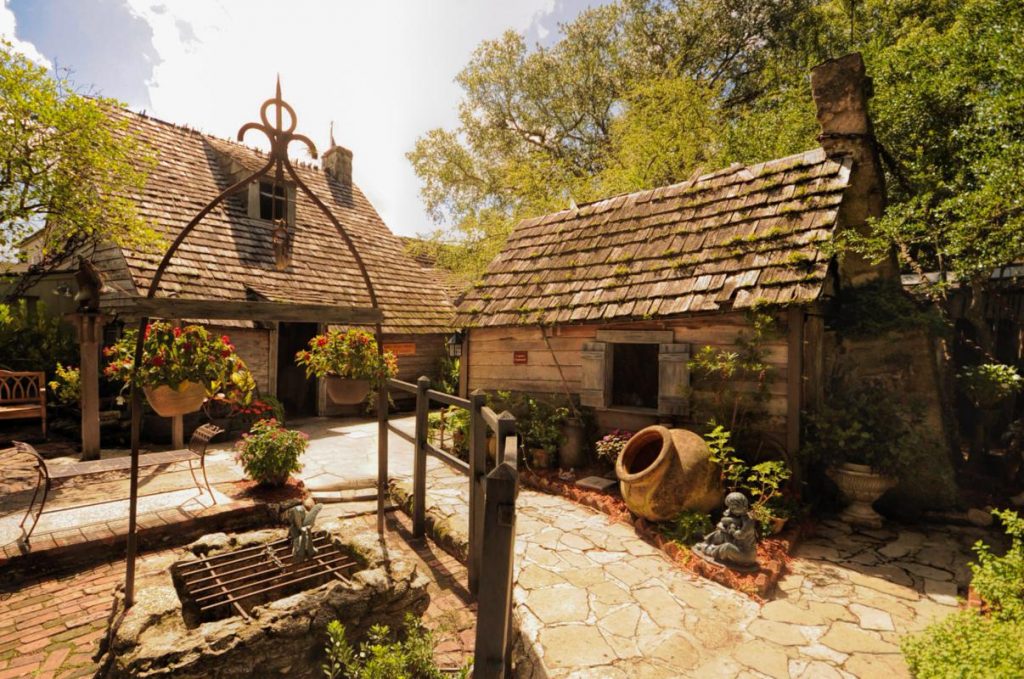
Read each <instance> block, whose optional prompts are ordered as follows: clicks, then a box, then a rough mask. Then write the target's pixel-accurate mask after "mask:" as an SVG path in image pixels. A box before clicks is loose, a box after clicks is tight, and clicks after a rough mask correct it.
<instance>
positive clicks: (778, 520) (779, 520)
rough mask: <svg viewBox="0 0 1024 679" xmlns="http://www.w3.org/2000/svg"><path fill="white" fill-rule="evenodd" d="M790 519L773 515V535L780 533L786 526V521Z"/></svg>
mask: <svg viewBox="0 0 1024 679" xmlns="http://www.w3.org/2000/svg"><path fill="white" fill-rule="evenodd" d="M787 521H789V518H788V517H781V516H773V517H772V535H778V534H779V533H781V532H782V531H783V530H784V529H785V528H786V522H787Z"/></svg>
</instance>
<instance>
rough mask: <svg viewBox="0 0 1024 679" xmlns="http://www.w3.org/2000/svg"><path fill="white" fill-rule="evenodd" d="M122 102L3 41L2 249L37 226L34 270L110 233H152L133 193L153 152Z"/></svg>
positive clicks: (136, 237) (142, 236) (151, 237)
mask: <svg viewBox="0 0 1024 679" xmlns="http://www.w3.org/2000/svg"><path fill="white" fill-rule="evenodd" d="M117 106H120V104H118V103H117V102H115V101H113V100H111V99H105V98H97V97H92V96H87V95H84V94H82V93H79V92H76V91H75V90H74V89H73V87H72V86H71V84H70V82H69V80H68V78H67V76H66V75H52V74H50V73H48V72H47V71H46V69H44V68H42V67H40V66H38V65H36V64H34V63H33V62H31V61H30V60H28V59H27V58H26V57H25V56H23V55H21V54H20V53H18V52H16V51H15V50H14V49H13V48H12V46H11V45H10V44H9V43H6V42H0V253H4V252H6V253H7V254H10V253H11V250H12V248H13V247H14V246H15V245H16V244H17V243H18V242H19V241H20V240H22V239H23V238H24V237H26V236H27V235H29V234H30V233H31V232H33V231H36V230H37V229H39V228H40V227H43V229H44V231H43V236H42V237H43V243H42V246H43V253H44V258H43V261H42V262H41V263H40V264H39V265H37V266H36V267H34V268H35V270H36V271H37V272H39V271H43V270H46V269H49V268H52V267H54V266H56V265H58V264H60V263H62V262H64V261H66V260H67V258H68V257H70V256H71V255H72V254H74V253H76V252H81V251H83V249H85V248H87V247H89V246H91V245H94V244H96V243H98V242H100V241H103V240H110V241H113V242H115V243H118V244H121V245H133V246H137V247H145V246H147V245H150V244H152V243H154V242H155V240H156V236H155V234H154V232H153V231H152V230H151V229H149V228H148V227H147V226H146V225H145V224H144V223H143V222H142V220H141V219H140V218H139V216H138V214H137V213H136V210H135V205H134V202H133V200H132V194H133V193H135V192H137V191H138V190H140V189H141V188H142V187H143V185H144V184H145V181H146V173H147V167H148V164H149V162H150V154H149V152H148V151H147V150H146V149H145V147H144V146H143V145H142V144H141V142H140V141H139V140H137V139H135V138H134V137H133V136H132V135H131V134H130V132H129V130H128V127H127V121H125V120H123V119H121V118H118V117H116V116H112V115H111V109H112V108H114V107H117Z"/></svg>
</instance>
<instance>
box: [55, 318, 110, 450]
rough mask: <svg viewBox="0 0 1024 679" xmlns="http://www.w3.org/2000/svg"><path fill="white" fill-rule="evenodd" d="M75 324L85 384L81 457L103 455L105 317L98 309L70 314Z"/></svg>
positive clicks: (82, 399) (82, 377)
mask: <svg viewBox="0 0 1024 679" xmlns="http://www.w3.org/2000/svg"><path fill="white" fill-rule="evenodd" d="M65 318H69V319H70V320H71V322H72V323H73V324H74V326H75V331H76V334H77V335H78V346H79V359H80V366H79V376H80V380H81V385H82V396H81V402H80V406H81V408H82V459H83V460H98V459H99V457H100V344H101V342H102V341H103V323H104V321H105V320H106V318H105V317H104V316H103V314H101V313H98V312H95V311H79V312H75V313H72V314H68V315H67V316H66V317H65Z"/></svg>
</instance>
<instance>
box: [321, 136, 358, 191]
mask: <svg viewBox="0 0 1024 679" xmlns="http://www.w3.org/2000/svg"><path fill="white" fill-rule="evenodd" d="M332 141H333V140H332ZM320 164H321V167H323V168H324V172H326V173H327V174H329V175H330V176H332V177H334V178H335V179H337V180H338V181H339V182H340V183H341V184H342V185H344V186H351V185H352V152H351V151H349V150H348V149H347V148H345V147H344V146H338V145H336V144H333V143H332V144H331V148H329V149H327V151H325V152H324V155H323V156H322V158H321V159H320Z"/></svg>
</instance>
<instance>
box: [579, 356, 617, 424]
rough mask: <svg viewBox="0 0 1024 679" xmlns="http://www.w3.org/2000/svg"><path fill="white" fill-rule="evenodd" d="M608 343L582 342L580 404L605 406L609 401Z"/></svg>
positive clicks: (610, 384) (609, 363) (609, 370)
mask: <svg viewBox="0 0 1024 679" xmlns="http://www.w3.org/2000/svg"><path fill="white" fill-rule="evenodd" d="M608 347H609V345H608V344H606V343H604V342H584V343H583V350H582V351H581V352H580V363H581V367H582V379H581V380H580V405H585V406H590V407H592V408H607V407H608V404H609V402H610V401H611V391H612V381H611V377H610V372H611V367H612V366H611V361H610V360H609V353H610V352H609V350H608Z"/></svg>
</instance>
